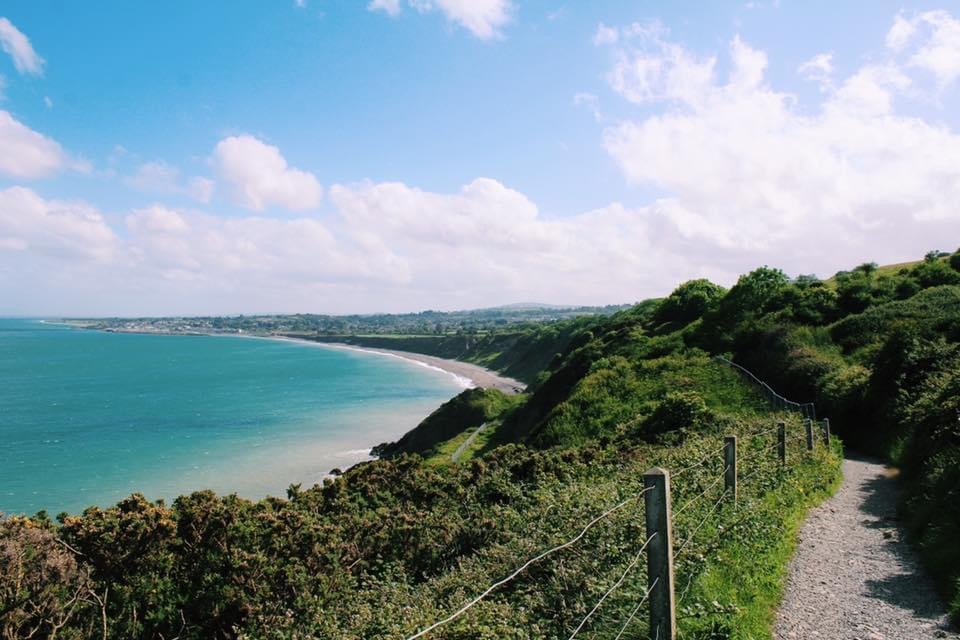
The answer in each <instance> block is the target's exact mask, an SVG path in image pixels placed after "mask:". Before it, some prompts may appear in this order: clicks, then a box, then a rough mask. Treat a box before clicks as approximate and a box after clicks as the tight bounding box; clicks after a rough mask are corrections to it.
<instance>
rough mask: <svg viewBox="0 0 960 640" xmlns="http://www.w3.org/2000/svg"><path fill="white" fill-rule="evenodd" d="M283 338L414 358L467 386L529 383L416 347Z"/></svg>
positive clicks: (511, 389)
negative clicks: (414, 348) (410, 349)
mask: <svg viewBox="0 0 960 640" xmlns="http://www.w3.org/2000/svg"><path fill="white" fill-rule="evenodd" d="M282 339H284V340H290V341H293V342H307V343H310V344H316V345H320V346H325V347H329V348H331V349H342V350H344V351H359V352H361V353H372V354H377V355H383V356H391V357H394V358H400V359H401V360H407V361H410V362H415V363H417V364H419V365H421V366H426V367H429V368H431V369H437V370H439V371H443V372H444V373H448V374H450V375H452V376H453V377H455V378H457V379H458V380H459V381H462V382H465V383H467V384H466V385H465V388H468V389H469V388H472V387H480V388H483V389H497V390H499V391H502V392H503V393H506V394H508V395H513V394H517V393H523V390H524V389H525V388H526V386H527V385H526V384H525V383H523V382H520V381H519V380H515V379H513V378H508V377H506V376H502V375H500V374H499V373H497V372H496V371H491V370H490V369H487V368H485V367H481V366H480V365H478V364H473V363H472V362H463V361H461V360H451V359H449V358H439V357H437V356H430V355H427V354H424V353H417V352H416V351H401V350H399V349H379V348H376V347H360V346H357V345H353V344H347V343H345V342H319V341H317V340H311V339H309V338H292V337H284V338H282Z"/></svg>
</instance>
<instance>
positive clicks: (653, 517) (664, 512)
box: [407, 363, 830, 640]
mask: <svg viewBox="0 0 960 640" xmlns="http://www.w3.org/2000/svg"><path fill="white" fill-rule="evenodd" d="M731 364H732V363H731ZM735 366H736V365H735ZM738 368H739V367H738ZM743 371H746V370H745V369H743ZM747 373H749V372H747ZM750 375H751V376H752V374H750ZM754 379H755V378H754ZM761 384H762V383H761ZM764 386H766V385H764ZM767 388H769V387H767ZM787 402H789V401H787ZM791 406H798V407H799V406H805V405H800V404H798V403H791ZM803 426H804V432H803V433H791V432H789V431H788V429H787V424H786V423H785V422H779V423H778V424H777V425H775V426H774V427H771V428H765V429H762V430H760V431H756V432H753V433H747V434H742V435H741V436H740V437H739V438H738V436H736V435H730V436H726V437H724V440H723V446H722V447H719V448H714V449H713V450H711V451H710V453H709V454H708V455H707V456H705V457H704V458H702V459H700V460H697V461H695V462H693V463H691V464H687V465H685V466H683V467H682V468H680V469H678V470H676V471H674V472H673V473H671V472H670V471H668V470H667V469H663V468H659V467H655V468H653V469H650V470H649V471H647V472H646V473H645V474H644V476H643V489H642V490H641V491H639V492H638V493H637V494H636V495H633V496H630V497H628V498H626V499H625V500H623V501H621V502H620V503H618V504H616V505H614V506H612V507H610V508H608V509H606V510H605V511H603V512H602V513H600V514H599V515H597V516H596V517H594V518H593V519H592V520H590V521H589V522H588V523H587V524H586V525H585V526H584V527H583V528H582V529H581V530H580V532H579V533H577V534H576V535H575V536H573V537H572V538H570V539H569V540H567V541H566V542H563V543H562V544H559V545H556V546H554V547H552V548H550V549H547V550H545V551H543V552H541V553H540V554H538V555H536V556H535V557H533V558H531V559H530V560H527V561H526V562H525V563H524V564H522V565H521V566H520V567H519V568H517V569H516V570H515V571H513V572H512V573H510V574H509V575H507V576H506V577H504V578H503V579H501V580H499V581H497V582H495V583H494V584H492V585H491V586H490V587H488V588H487V589H486V590H484V591H483V592H482V593H480V594H479V595H477V596H476V597H474V598H473V599H472V600H470V601H469V602H467V603H466V604H464V605H463V606H461V607H460V608H459V609H458V610H457V611H455V612H454V613H452V614H450V615H449V616H447V617H446V618H444V619H442V620H439V621H437V622H435V623H433V624H431V625H430V626H428V627H426V628H424V629H422V630H421V631H419V632H417V633H416V634H414V635H412V636H409V637H408V638H407V640H416V639H417V638H424V637H426V636H428V635H429V634H430V633H431V632H433V631H435V630H437V629H439V628H441V627H443V626H444V625H446V624H448V623H450V622H452V621H453V620H456V619H457V618H459V617H460V616H462V615H464V614H465V613H466V612H467V611H469V610H470V609H471V608H472V607H474V606H475V605H477V604H478V603H480V602H481V601H482V600H484V599H485V598H487V597H488V596H489V595H490V594H492V593H493V592H495V591H496V590H497V589H499V588H500V587H502V586H503V585H505V584H507V583H509V582H511V581H512V580H514V579H515V578H517V576H519V575H521V574H522V573H523V572H524V571H526V570H527V569H528V568H530V567H531V566H533V565H535V564H538V563H540V562H543V561H544V560H546V559H547V558H549V557H551V556H553V555H555V554H558V553H560V552H562V551H563V550H565V549H568V548H570V547H572V546H574V545H576V544H577V543H578V542H580V541H581V540H583V539H584V537H585V536H587V535H588V533H589V532H590V530H591V529H592V528H593V527H594V526H596V525H597V524H598V523H600V522H602V521H603V520H605V519H607V518H609V517H610V516H612V515H613V514H614V513H617V512H619V511H621V510H622V509H625V508H626V507H628V506H629V505H631V504H635V503H639V502H640V501H642V502H643V509H644V518H645V533H646V535H645V537H644V539H643V541H642V542H640V543H639V545H640V547H639V550H638V551H637V552H636V554H635V555H634V556H633V558H632V559H631V561H630V562H629V563H628V565H627V566H626V568H625V569H624V571H623V573H622V574H621V575H620V576H619V578H618V579H617V580H615V581H614V582H613V584H612V585H611V586H610V587H609V588H608V589H607V590H606V591H605V592H604V593H603V595H602V596H601V597H600V598H599V599H598V600H597V602H596V604H595V605H594V606H593V607H592V608H591V609H590V611H589V612H588V613H587V614H586V615H585V616H584V617H583V618H582V619H581V620H580V623H579V624H578V625H577V626H576V627H575V628H574V629H573V631H572V632H571V634H570V636H569V640H574V638H576V637H577V635H578V634H579V633H580V632H581V631H583V630H584V629H586V628H588V626H589V624H590V622H591V619H593V618H594V616H595V614H596V613H597V612H598V611H599V610H600V609H601V607H602V606H603V604H604V602H605V601H607V598H608V597H609V596H610V595H611V594H613V593H614V592H615V591H616V590H617V589H618V588H620V587H621V585H623V583H624V581H625V580H626V579H627V578H628V576H629V575H630V574H631V573H632V572H634V571H635V570H636V569H637V567H638V565H640V564H641V561H643V560H644V559H645V560H646V563H645V564H646V572H647V575H646V584H647V588H646V590H645V591H644V593H643V595H642V596H641V597H640V598H639V599H638V601H637V603H636V605H635V606H634V607H633V609H632V610H631V612H630V613H629V615H627V616H626V618H625V619H624V620H623V623H622V625H619V629H616V631H617V633H616V636H615V640H619V639H620V638H621V637H622V636H623V635H624V634H625V633H626V632H627V631H628V630H630V629H631V628H632V627H633V626H635V625H636V624H637V616H638V614H639V613H640V612H641V610H642V609H643V607H644V605H647V609H648V619H649V631H648V635H647V637H649V638H650V639H651V640H674V639H675V638H676V633H677V614H676V610H677V605H678V603H679V602H682V601H683V599H684V597H685V596H686V594H687V593H688V592H689V590H690V587H691V585H692V583H693V579H694V577H695V575H696V574H695V573H693V572H692V571H691V572H690V577H689V580H688V581H687V583H686V585H685V587H684V589H683V591H682V592H681V594H680V598H679V600H678V599H677V597H676V596H677V592H676V584H675V572H674V565H675V563H676V562H677V561H678V560H680V559H681V558H683V557H684V556H683V554H684V552H685V551H686V550H688V549H689V548H690V547H689V545H690V544H691V542H692V541H693V540H694V539H695V537H696V536H697V534H698V533H699V532H700V531H701V530H702V528H703V527H704V525H705V524H706V523H707V522H709V521H710V520H711V518H712V517H713V515H714V514H715V513H717V511H718V510H719V509H720V508H721V507H723V505H725V504H734V505H735V504H736V502H737V498H738V488H739V487H740V486H742V485H744V484H745V483H747V482H748V481H750V480H752V479H753V478H754V477H756V475H757V474H758V473H759V472H760V471H762V470H764V468H765V467H763V466H761V465H760V464H756V468H754V469H753V470H751V471H749V473H747V474H745V475H741V474H740V473H739V469H740V463H742V462H745V463H747V466H748V469H749V467H751V466H753V464H754V463H756V462H757V456H763V457H766V456H770V454H772V453H774V452H775V455H776V458H775V459H776V460H778V462H779V465H780V467H781V468H783V467H785V466H786V465H787V462H788V451H789V450H788V444H794V445H796V446H797V447H799V448H800V449H801V451H802V452H812V451H813V450H814V449H815V447H816V446H817V442H821V443H822V444H823V445H825V446H829V443H830V421H829V420H827V419H824V420H823V421H822V422H821V423H820V434H819V436H820V437H819V438H818V437H815V436H816V433H815V427H814V422H813V419H811V418H807V419H805V420H804V421H803ZM740 440H743V441H745V442H746V443H747V445H746V446H745V447H743V448H741V451H738V441H740ZM764 440H767V441H766V442H764ZM743 451H746V452H747V454H749V455H742V454H743ZM717 462H720V463H721V465H722V471H721V472H720V473H719V474H717V475H716V477H714V478H713V480H712V481H711V482H710V483H709V484H708V485H707V486H706V487H705V488H703V490H702V491H699V492H698V493H697V494H696V495H694V496H693V497H691V498H689V499H687V500H686V501H685V502H684V503H683V504H682V505H681V506H680V507H679V508H677V509H676V511H674V510H673V505H672V497H671V494H672V489H671V482H672V481H674V480H677V479H679V478H681V477H683V476H684V475H685V474H688V473H689V472H691V471H693V470H695V469H698V468H699V469H702V468H705V467H707V466H709V465H710V464H712V463H717ZM721 485H722V486H721ZM715 490H717V491H719V496H711V492H714V491H715ZM711 498H714V501H713V503H712V505H711V506H710V508H709V509H708V511H707V515H706V516H704V517H702V518H701V519H700V520H699V522H697V523H695V524H694V526H693V527H692V529H691V530H690V531H689V532H686V536H685V537H684V538H683V540H682V541H681V542H680V544H679V545H677V546H676V548H675V547H674V539H673V520H674V518H677V517H679V516H681V515H682V514H684V513H685V512H687V511H688V510H689V509H690V508H691V507H693V506H694V505H695V504H697V503H699V502H700V501H701V500H704V499H708V500H709V499H711ZM717 529H718V533H717V534H716V535H715V536H714V538H713V539H712V540H711V541H710V544H713V543H714V542H716V540H717V539H718V538H719V537H721V536H722V535H724V534H725V533H726V532H728V531H730V530H731V529H732V527H720V526H718V527H717ZM699 561H700V562H703V561H705V558H700V560H699ZM612 631H613V630H611V631H610V633H611V635H612ZM641 636H642V633H641V635H640V636H638V635H636V634H634V635H632V636H631V637H641Z"/></svg>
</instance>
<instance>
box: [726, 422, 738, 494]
mask: <svg viewBox="0 0 960 640" xmlns="http://www.w3.org/2000/svg"><path fill="white" fill-rule="evenodd" d="M723 468H724V469H725V471H724V473H723V489H724V491H728V492H729V493H730V495H731V496H732V497H733V501H734V502H736V501H737V436H727V437H726V438H724V439H723Z"/></svg>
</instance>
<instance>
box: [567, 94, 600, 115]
mask: <svg viewBox="0 0 960 640" xmlns="http://www.w3.org/2000/svg"><path fill="white" fill-rule="evenodd" d="M573 104H575V105H576V106H578V107H584V108H586V109H589V110H590V113H592V114H593V119H594V120H596V121H597V122H603V120H604V118H603V113H602V112H601V111H600V98H598V97H597V96H596V95H594V94H592V93H588V92H585V91H580V92H578V93H575V94H574V96H573Z"/></svg>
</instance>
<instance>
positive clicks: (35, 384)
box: [0, 319, 464, 514]
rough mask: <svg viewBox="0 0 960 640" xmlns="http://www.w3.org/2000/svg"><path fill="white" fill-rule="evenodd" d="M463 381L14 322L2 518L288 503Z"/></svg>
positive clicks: (430, 372)
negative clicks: (180, 504) (298, 486)
mask: <svg viewBox="0 0 960 640" xmlns="http://www.w3.org/2000/svg"><path fill="white" fill-rule="evenodd" d="M463 386H464V384H463V381H462V380H457V379H456V378H454V377H453V376H451V375H449V374H447V373H445V372H442V371H438V370H436V369H430V368H427V367H424V366H422V365H419V364H417V363H413V362H410V361H406V360H402V359H399V358H391V357H385V356H381V355H376V354H370V353H364V352H357V351H349V350H343V349H332V348H325V347H321V346H317V345H312V344H309V343H298V342H293V341H281V340H266V339H254V338H243V337H232V336H231V337H221V336H216V337H211V336H163V335H138V334H121V333H102V332H97V331H88V330H82V329H74V328H70V327H65V326H60V325H53V324H44V323H41V322H39V321H37V320H20V319H14V320H10V319H0V512H5V513H8V514H9V513H34V512H36V511H38V510H40V509H45V510H47V511H48V512H50V513H51V514H56V513H59V512H60V511H68V512H71V513H75V512H79V511H81V510H82V509H83V508H85V507H87V506H89V505H94V504H95V505H100V506H108V505H110V504H113V503H115V502H116V501H117V500H118V499H120V498H122V497H124V496H126V495H129V494H130V493H132V492H140V493H143V494H144V495H145V496H147V497H148V498H150V499H157V498H164V499H167V500H171V499H172V498H175V497H176V496H177V495H180V494H183V493H189V492H190V491H193V490H197V489H205V488H209V489H213V490H215V491H217V492H218V493H233V492H236V493H238V494H240V495H242V496H244V497H249V498H261V497H263V496H266V495H281V496H282V495H285V492H286V488H287V487H288V486H289V485H290V484H294V483H302V484H303V485H304V486H305V487H306V486H310V485H312V484H314V483H315V482H319V481H321V480H322V478H323V477H324V476H325V475H326V474H327V473H328V472H329V471H330V470H331V469H332V468H334V467H346V466H349V465H350V464H352V463H354V462H357V461H359V460H362V459H366V454H367V452H368V451H369V449H370V447H371V446H372V445H374V444H377V443H379V442H382V441H385V440H395V439H397V438H398V437H399V436H400V435H402V434H403V433H404V432H406V431H407V430H409V429H411V428H412V427H414V426H416V424H417V423H419V422H420V420H422V419H423V418H424V417H426V416H427V415H428V414H429V413H430V412H431V411H433V410H434V409H435V408H436V407H437V406H439V405H440V404H441V403H442V402H444V401H446V400H448V399H449V398H451V397H452V396H453V395H455V394H456V393H458V392H459V391H460V390H462V389H463Z"/></svg>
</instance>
